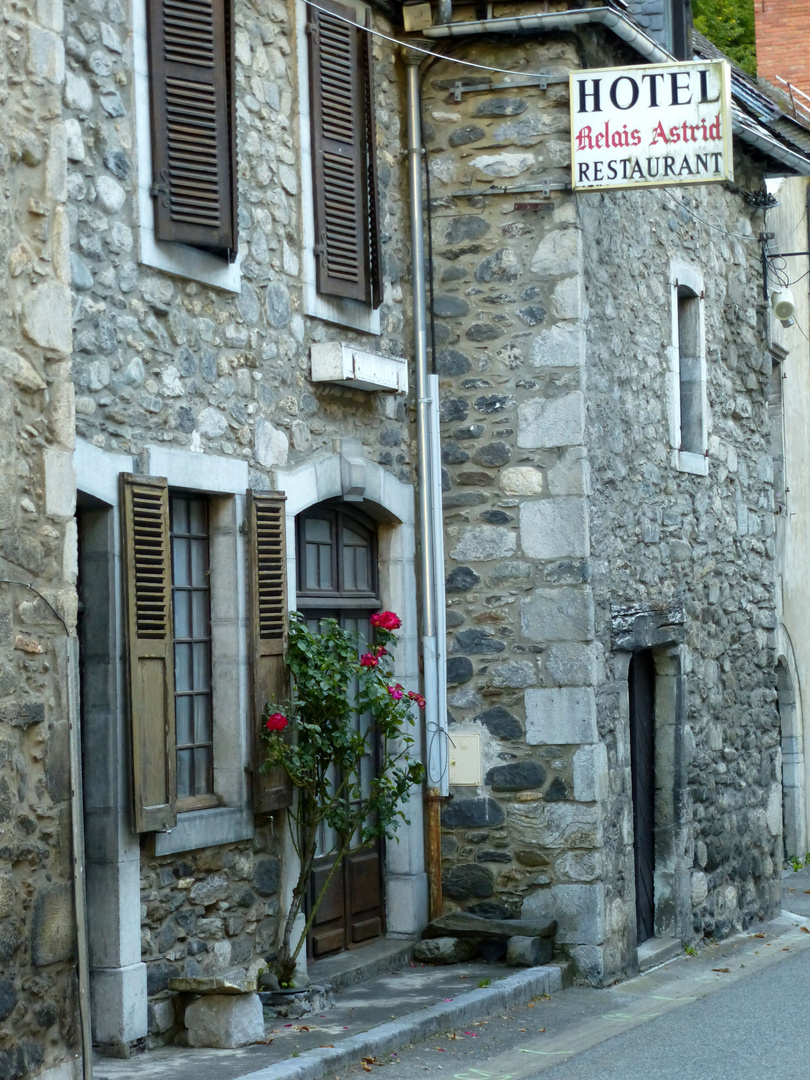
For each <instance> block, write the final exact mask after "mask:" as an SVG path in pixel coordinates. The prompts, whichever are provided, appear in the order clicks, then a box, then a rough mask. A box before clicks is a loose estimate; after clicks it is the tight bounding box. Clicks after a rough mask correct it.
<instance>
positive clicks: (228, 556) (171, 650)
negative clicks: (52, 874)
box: [121, 451, 289, 854]
mask: <svg viewBox="0 0 810 1080" xmlns="http://www.w3.org/2000/svg"><path fill="white" fill-rule="evenodd" d="M173 455H174V457H180V458H181V460H180V461H179V462H175V461H173V460H172V457H173ZM173 455H172V454H170V453H164V454H163V458H164V459H165V460H164V462H163V463H164V464H166V465H171V466H173V470H174V472H175V475H176V477H178V478H181V479H180V480H179V482H180V483H183V484H185V483H186V482H187V480H186V477H187V474H188V465H189V463H188V462H187V461H186V460H185V459H186V458H187V457H190V456H191V455H184V454H182V453H181V452H178V451H175V452H173ZM195 456H198V455H195ZM198 464H199V463H196V462H195V463H194V465H198ZM229 464H230V463H226V465H224V466H220V467H219V469H217V466H216V465H215V464H213V463H212V462H210V461H209V463H208V469H207V472H208V475H209V481H210V483H211V484H212V488H214V491H216V487H215V485H216V483H217V480H218V479H219V480H221V481H222V483H221V484H220V490H219V492H218V493H216V494H215V493H213V492H212V493H210V494H208V493H203V492H193V491H189V490H187V489H182V490H181V489H179V487H178V489H175V490H171V491H170V489H169V482H168V480H167V479H166V478H164V477H155V476H133V475H130V474H124V475H123V476H122V477H121V488H122V492H121V505H122V514H123V521H122V525H123V529H122V532H123V539H124V573H125V579H124V580H125V590H124V593H125V598H126V620H125V625H126V628H127V647H128V675H129V712H130V720H131V735H132V768H133V785H132V787H133V794H134V818H135V829H136V831H137V832H162V833H167V832H168V831H169V830H171V831H172V834H173V835H172V836H171V837H169V838H168V840H167V838H159V839H160V843H158V842H157V841H156V851H157V853H158V854H165V853H167V852H168V851H169V850H175V851H182V850H189V849H190V848H191V847H197V846H205V845H206V844H210V843H216V842H220V843H223V842H226V840H229V839H234V835H233V829H238V830H242V832H243V833H244V828H245V823H244V819H245V818H246V817H247V816H248V807H249V790H248V788H249V785H248V784H247V783H246V777H245V769H246V767H248V766H249V765H250V764H251V763H252V765H253V768H254V775H253V787H252V791H253V800H252V801H253V810H254V812H265V811H267V810H275V809H279V808H280V807H282V806H286V805H288V804H289V788H288V786H287V784H286V782H285V780H284V778H283V777H281V776H279V775H276V774H275V773H273V772H270V773H261V772H260V771H259V768H258V767H259V765H260V763H261V757H260V754H259V735H260V723H261V714H262V710H263V708H264V704H265V702H266V701H267V699H268V697H270V696H274V697H283V696H284V695H285V693H286V690H287V687H286V683H285V667H284V636H285V630H286V589H285V575H286V556H285V550H284V496H283V495H280V494H278V493H262V494H261V495H258V494H253V493H248V497H247V499H246V497H245V493H244V490H243V492H242V493H241V494H238V493H236V492H233V488H230V489H229V488H228V487H226V486H225V485H226V484H227V483H229V482H230V481H229V477H228V473H229V471H231V472H232V471H233V470H229V469H228V465H229ZM169 472H170V475H171V472H172V470H169ZM217 473H221V474H223V475H222V476H219V477H218V476H217ZM174 482H175V483H177V482H178V479H175V481H174ZM231 492H233V493H231ZM245 514H246V515H247V522H246V523H245V524H246V529H244V530H242V526H241V519H243V518H244V517H245ZM243 537H246V541H245V539H243ZM245 543H247V549H248V550H247V555H248V558H247V560H245V557H244V556H245V552H244V551H243V548H244V545H245ZM246 562H247V566H246ZM248 626H249V636H248V634H247V633H246V629H247V627H248ZM248 672H249V679H248ZM217 815H219V817H217ZM195 818H198V820H199V823H200V824H199V828H197V827H196V826H193V824H192V820H193V819H195ZM226 819H227V820H226ZM236 838H237V839H238V838H239V837H238V836H237V837H236ZM164 840H167V842H164ZM158 848H160V850H157V849H158Z"/></svg>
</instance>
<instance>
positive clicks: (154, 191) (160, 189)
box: [149, 169, 171, 207]
mask: <svg viewBox="0 0 810 1080" xmlns="http://www.w3.org/2000/svg"><path fill="white" fill-rule="evenodd" d="M161 179H162V181H163V182H162V183H161V182H160V180H161ZM149 194H150V195H151V196H152V198H153V199H156V198H157V197H158V196H159V195H165V196H166V201H165V202H164V204H163V205H164V206H166V207H168V205H169V201H168V196H169V195H170V194H171V189H170V187H169V173H168V170H167V169H164V170H163V172H162V173H161V176H160V178H156V179H154V180H153V181H152V185H151V187H150V188H149Z"/></svg>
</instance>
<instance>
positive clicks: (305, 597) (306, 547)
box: [297, 504, 384, 959]
mask: <svg viewBox="0 0 810 1080" xmlns="http://www.w3.org/2000/svg"><path fill="white" fill-rule="evenodd" d="M297 527H298V555H299V559H298V565H299V572H298V586H299V588H298V597H297V603H298V606H299V608H301V610H302V611H304V612H305V613H306V616H307V623H308V624H309V625H310V626H311V627H313V628H315V627H317V625H318V623H319V622H320V620H321V619H324V618H334V619H337V620H338V621H339V622H340V624H341V626H344V627H345V628H346V629H347V630H351V631H352V632H354V633H356V634H357V635H358V637H359V638H360V640H361V641H368V640H370V638H371V625H370V623H369V616H370V615H371V612H372V611H373V610H375V609H376V608H379V607H380V603H379V600H378V599H377V596H376V548H375V543H374V539H375V538H374V531H373V525H372V523H371V522H370V520H369V519H367V518H365V515H362V514H359V513H358V512H357V511H354V510H353V509H349V508H344V507H342V506H340V505H339V504H338V505H328V506H321V507H316V508H315V509H314V510H311V511H308V512H307V513H306V514H302V515H301V516H300V517H299V519H298V522H297ZM348 693H349V697H350V699H351V697H352V695H353V693H354V689H353V688H352V687H349V689H348ZM353 719H354V723H355V725H356V726H357V728H358V730H359V731H361V732H362V733H363V734H364V735H365V736H366V741H367V747H368V753H367V754H366V756H365V757H364V759H363V762H362V764H361V787H362V791H363V793H367V792H368V790H369V785H370V784H371V781H372V779H373V778H374V776H375V775H376V772H377V769H378V764H379V755H378V745H377V740H376V738H375V735H374V731H373V730H372V727H371V717H370V716H368V715H360V714H358V713H355V714H354V718H353ZM338 780H339V778H338V777H337V776H333V777H332V782H333V783H336V782H338ZM338 847H339V837H338V836H337V835H335V834H334V832H333V831H332V830H331V829H329V828H328V827H327V826H325V825H324V826H322V828H321V830H320V834H319V836H318V850H317V856H316V860H315V863H314V866H313V870H312V876H311V878H310V889H309V898H308V901H309V903H308V907H309V909H310V910H311V903H312V900H313V898H314V897H315V896H316V895H317V893H318V891H319V890H320V888H321V886H322V884H323V882H324V881H326V879H327V878H328V877H329V874H330V872H331V871H332V868H333V867H335V861H336V849H337V848H338ZM382 868H383V847H382V842H381V841H377V842H376V843H375V844H374V845H373V846H372V847H360V845H359V837H354V838H353V842H352V846H351V847H350V849H349V851H348V852H347V854H346V855H345V856H344V857H343V858H342V859H341V861H340V865H339V866H337V868H336V869H335V872H334V874H333V875H332V878H331V881H330V883H329V887H328V891H327V893H326V896H325V897H324V899H323V900H322V901H321V904H320V906H319V908H318V911H317V913H316V915H315V920H314V922H313V925H312V929H311V931H310V934H309V938H308V941H307V953H308V955H309V956H310V957H311V958H312V959H318V958H319V957H322V956H328V955H329V954H331V953H335V952H341V951H342V950H344V949H351V948H356V947H358V946H360V945H364V944H366V943H367V942H370V941H373V940H374V939H375V938H378V937H380V936H381V935H382V934H383V931H384V899H383V873H382Z"/></svg>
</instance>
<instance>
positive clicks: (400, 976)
mask: <svg viewBox="0 0 810 1080" xmlns="http://www.w3.org/2000/svg"><path fill="white" fill-rule="evenodd" d="M562 985H563V972H562V969H561V968H560V967H559V966H558V965H554V964H550V965H548V966H545V967H536V968H526V969H524V970H519V971H516V970H515V968H510V967H506V966H505V965H503V964H487V963H483V962H478V963H470V964H454V965H452V966H449V967H427V966H424V965H421V964H413V965H411V966H409V967H406V968H404V969H403V970H401V971H397V972H393V973H388V974H384V975H380V976H378V977H377V978H374V979H370V980H369V981H368V982H364V983H359V984H357V985H354V986H348V987H346V988H344V989H342V990H340V991H339V992H337V993H336V995H335V996H336V1005H335V1007H334V1008H332V1009H329V1010H328V1011H327V1012H326V1013H324V1014H322V1015H311V1016H306V1017H302V1018H301V1019H300V1020H294V1021H287V1020H282V1019H278V1020H272V1021H270V1022H269V1024H268V1027H267V1039H268V1042H267V1043H266V1044H254V1045H252V1046H245V1047H241V1048H239V1049H236V1050H210V1049H191V1050H190V1049H188V1048H185V1047H179V1046H172V1047H166V1048H165V1049H162V1050H152V1051H150V1052H149V1053H148V1054H146V1055H142V1056H140V1057H134V1058H130V1059H129V1060H127V1061H118V1060H113V1059H111V1058H101V1057H98V1058H97V1059H96V1063H95V1069H94V1076H95V1080H236V1078H237V1077H242V1076H245V1075H246V1074H253V1073H255V1072H257V1071H259V1070H260V1071H261V1080H317V1078H319V1077H321V1076H323V1075H324V1072H325V1071H326V1070H327V1069H328V1071H329V1072H330V1073H331V1074H334V1072H335V1071H337V1070H338V1069H339V1068H343V1067H345V1066H347V1065H349V1064H352V1063H354V1062H359V1061H361V1059H362V1058H363V1057H378V1056H380V1055H382V1054H388V1053H390V1052H391V1051H392V1050H397V1049H399V1048H400V1047H402V1046H405V1045H407V1044H408V1043H411V1042H414V1041H419V1040H421V1039H426V1038H429V1037H430V1036H432V1035H435V1034H436V1033H437V1032H441V1031H446V1030H448V1029H450V1028H452V1027H453V1026H455V1025H458V1024H465V1025H469V1024H470V1023H472V1022H473V1021H475V1020H478V1019H480V1018H481V1017H484V1016H487V1015H489V1013H490V1012H492V1011H493V1010H495V1011H499V1010H502V1009H504V1008H507V1007H514V1006H516V1005H520V1004H523V1003H525V1002H527V1001H530V1000H531V999H532V998H535V997H539V996H540V995H542V994H547V993H552V992H555V991H557V990H559V989H561V988H562Z"/></svg>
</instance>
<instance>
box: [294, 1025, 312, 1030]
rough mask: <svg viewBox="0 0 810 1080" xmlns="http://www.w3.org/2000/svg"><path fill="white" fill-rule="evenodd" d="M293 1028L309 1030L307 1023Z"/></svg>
mask: <svg viewBox="0 0 810 1080" xmlns="http://www.w3.org/2000/svg"><path fill="white" fill-rule="evenodd" d="M295 1030H296V1031H309V1025H308V1024H301V1026H300V1027H297V1028H296V1029H295Z"/></svg>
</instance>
